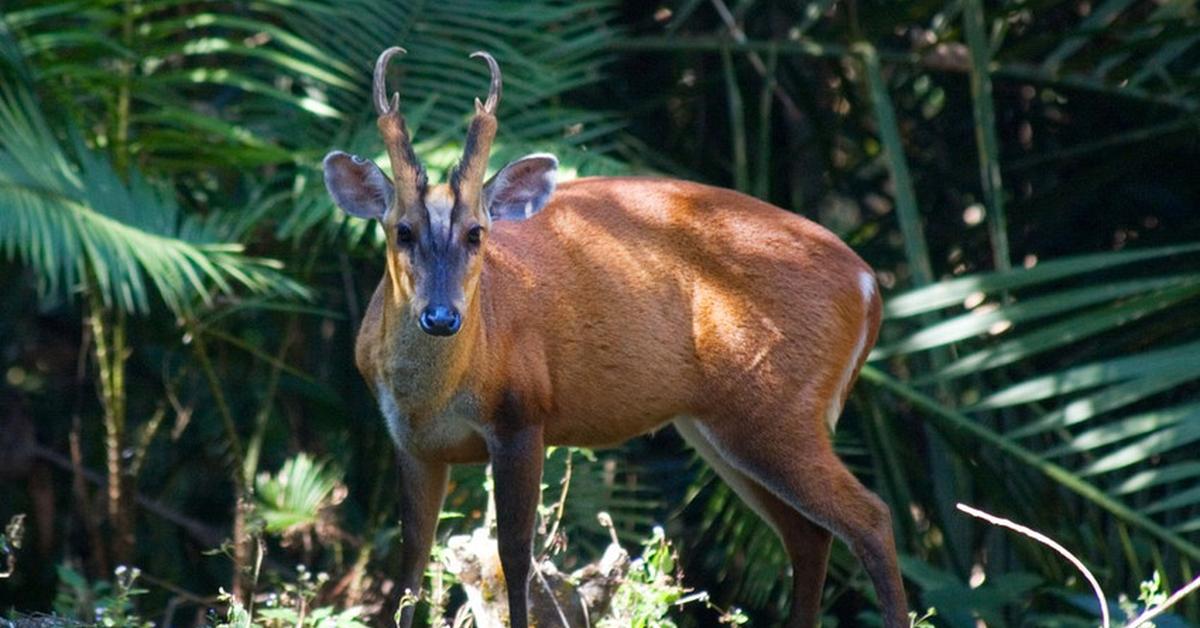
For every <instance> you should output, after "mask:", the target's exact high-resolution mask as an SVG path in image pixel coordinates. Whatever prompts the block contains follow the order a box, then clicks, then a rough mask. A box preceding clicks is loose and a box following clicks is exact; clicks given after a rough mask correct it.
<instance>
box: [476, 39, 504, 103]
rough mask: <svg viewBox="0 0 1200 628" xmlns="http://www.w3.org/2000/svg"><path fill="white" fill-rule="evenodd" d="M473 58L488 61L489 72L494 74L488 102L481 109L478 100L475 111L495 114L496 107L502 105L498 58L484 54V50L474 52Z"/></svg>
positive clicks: (489, 88)
mask: <svg viewBox="0 0 1200 628" xmlns="http://www.w3.org/2000/svg"><path fill="white" fill-rule="evenodd" d="M471 58H472V59H483V60H484V61H487V64H488V70H489V71H490V72H491V74H492V81H491V84H490V85H489V87H488V95H487V102H486V104H484V105H483V106H482V107H480V106H479V101H478V99H476V107H475V109H476V111H481V112H482V111H486V112H487V113H490V114H495V113H496V107H497V105H499V104H500V88H501V84H500V80H501V79H500V64H499V63H496V58H495V57H493V56H492V55H491V54H490V53H487V52H484V51H482V50H476V51H475V52H472V53H471Z"/></svg>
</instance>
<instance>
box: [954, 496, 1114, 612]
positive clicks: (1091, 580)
mask: <svg viewBox="0 0 1200 628" xmlns="http://www.w3.org/2000/svg"><path fill="white" fill-rule="evenodd" d="M957 508H958V509H959V510H961V511H962V512H965V513H967V514H968V515H971V516H972V517H975V518H977V519H983V520H984V521H987V522H988V523H990V524H992V525H997V526H1000V527H1002V528H1008V529H1009V530H1013V531H1014V532H1019V533H1021V534H1024V535H1025V536H1027V537H1029V538H1031V539H1033V540H1035V541H1037V542H1038V543H1041V544H1042V545H1045V546H1046V547H1049V548H1050V549H1052V550H1054V551H1056V552H1058V553H1059V554H1060V555H1061V556H1062V557H1063V558H1066V559H1067V560H1069V561H1071V564H1072V565H1075V568H1076V569H1078V570H1079V571H1080V573H1082V574H1083V577H1084V578H1086V579H1087V581H1088V584H1090V585H1092V592H1093V593H1095V594H1096V602H1097V603H1099V604H1100V621H1101V624H1100V625H1101V626H1103V628H1109V627H1110V626H1111V625H1112V622H1111V619H1110V618H1109V616H1108V602H1107V601H1106V599H1107V598H1106V597H1105V596H1104V589H1101V588H1100V583H1099V582H1098V581H1097V580H1096V576H1093V575H1092V572H1091V571H1089V570H1088V568H1087V567H1086V566H1085V565H1084V564H1083V561H1081V560H1079V559H1078V558H1076V557H1075V555H1074V554H1072V553H1071V552H1070V551H1068V550H1067V548H1065V547H1063V546H1062V545H1059V544H1058V542H1056V541H1055V540H1054V539H1052V538H1050V537H1048V536H1046V535H1045V534H1042V533H1041V532H1038V531H1037V530H1034V529H1032V528H1028V527H1025V526H1023V525H1021V524H1019V523H1014V522H1012V521H1009V520H1008V519H1003V518H1001V517H997V516H995V515H990V514H988V513H986V512H984V511H982V510H978V509H976V508H972V507H970V506H968V505H966V504H957Z"/></svg>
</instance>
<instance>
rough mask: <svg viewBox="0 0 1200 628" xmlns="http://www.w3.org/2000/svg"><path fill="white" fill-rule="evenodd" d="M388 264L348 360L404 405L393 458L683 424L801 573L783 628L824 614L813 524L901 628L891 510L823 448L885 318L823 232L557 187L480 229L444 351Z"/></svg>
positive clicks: (636, 184) (666, 187)
mask: <svg viewBox="0 0 1200 628" xmlns="http://www.w3.org/2000/svg"><path fill="white" fill-rule="evenodd" d="M385 226H386V225H385ZM388 231H389V238H390V237H392V236H391V233H390V231H391V229H388ZM388 256H389V260H388V268H389V272H388V274H387V275H385V277H384V279H383V281H382V282H381V283H380V285H379V288H378V289H377V291H376V293H375V295H374V297H373V298H372V300H371V305H370V307H369V309H368V311H367V314H366V318H365V320H364V321H363V324H362V329H361V332H360V334H359V337H358V344H357V351H356V354H357V362H358V366H359V368H360V370H361V371H362V373H363V375H364V377H365V378H366V380H367V381H368V383H370V385H371V386H372V387H373V388H374V389H375V392H376V395H377V396H378V395H381V394H392V395H394V397H395V398H396V399H397V400H399V404H400V406H401V410H402V411H403V414H404V416H405V417H406V418H407V420H408V422H409V426H408V428H409V430H410V431H409V432H407V433H406V435H405V436H406V441H405V442H404V443H403V445H404V447H405V449H406V453H405V455H410V456H413V457H414V459H419V460H425V461H429V462H430V463H431V464H432V463H433V462H435V461H436V463H437V464H441V463H458V462H482V461H484V460H487V458H488V453H489V447H488V444H489V442H492V441H490V440H489V439H492V438H493V437H494V436H495V434H496V432H498V431H507V430H513V429H518V428H522V427H523V426H536V427H538V428H539V429H540V431H541V433H542V440H543V444H544V445H576V446H586V447H602V446H608V445H614V444H617V443H620V442H621V441H624V440H626V439H628V438H631V437H633V436H636V435H638V434H642V433H645V432H648V431H650V430H654V429H656V428H659V427H661V426H662V425H664V424H665V423H667V422H669V421H672V420H676V419H678V420H679V421H680V428H681V432H683V433H684V435H685V437H688V439H689V440H690V441H691V442H693V444H696V445H697V449H698V450H700V451H701V452H702V453H705V450H706V449H707V454H706V457H707V458H709V459H710V461H714V466H717V467H718V471H719V472H721V473H722V475H723V476H724V477H726V479H727V480H728V481H730V482H731V484H734V486H735V488H738V486H739V484H740V485H741V488H739V489H738V492H739V493H740V494H742V495H743V497H744V498H746V499H747V500H748V501H750V502H751V504H752V505H753V506H754V507H755V508H756V510H758V511H759V512H760V514H762V515H763V516H764V517H765V518H767V520H768V521H769V522H770V523H771V524H772V525H773V526H774V527H775V528H776V529H777V530H779V531H780V534H781V536H782V537H783V539H784V542H785V545H786V546H787V548H788V551H789V555H791V556H792V557H793V559H794V561H795V565H794V567H795V571H796V589H797V591H796V595H795V597H794V600H795V601H794V602H793V615H792V620H791V622H792V623H791V625H793V626H804V625H810V624H811V622H812V621H813V613H815V612H816V603H817V602H816V601H817V600H819V595H820V584H821V582H822V581H823V574H824V560H825V557H826V556H827V554H828V545H829V534H828V532H825V531H824V530H823V529H822V528H824V529H825V530H831V531H833V532H834V533H835V534H837V535H838V536H840V537H842V538H843V539H845V540H846V541H847V542H848V543H849V544H850V545H851V548H852V549H853V550H854V551H855V552H856V553H857V554H858V555H859V556H860V557H861V558H862V559H863V561H864V563H865V564H866V565H867V567H868V570H869V571H870V572H871V575H872V578H873V580H874V582H875V584H876V587H877V591H879V597H880V599H881V603H882V604H883V605H884V609H883V610H884V613H885V624H886V625H887V626H889V627H896V626H901V625H907V618H906V611H905V608H904V599H903V589H902V585H901V584H900V581H899V573H898V570H897V569H896V565H895V549H894V548H893V547H892V541H891V530H890V519H889V518H888V514H887V510H886V507H884V506H883V505H882V503H881V502H880V501H879V500H878V499H877V498H875V497H874V495H871V494H870V493H869V492H867V491H866V489H864V488H863V487H862V486H861V485H860V484H858V482H857V481H856V480H855V479H854V478H853V476H851V475H850V474H849V472H848V471H846V469H845V467H844V466H843V465H842V463H841V462H840V461H839V460H838V459H837V458H836V456H835V455H834V454H833V450H832V446H831V444H830V439H829V433H828V428H827V426H826V424H825V422H824V419H823V415H824V413H825V412H826V410H827V409H828V407H829V406H830V404H834V403H836V404H838V405H837V408H840V404H841V403H842V402H843V401H844V396H845V392H846V391H848V390H849V386H847V387H846V388H845V389H844V390H841V389H839V385H840V383H841V382H842V380H843V378H844V377H845V370H846V368H847V366H848V365H851V364H853V365H855V370H854V376H857V370H858V368H861V366H862V362H863V360H864V359H865V356H866V354H867V352H868V350H869V349H870V347H871V346H872V345H873V344H874V342H875V337H876V334H877V332H878V326H879V312H880V303H879V296H878V290H877V289H876V290H874V291H873V293H872V295H871V301H870V302H869V303H864V300H863V299H864V296H863V292H862V290H861V289H860V285H861V282H860V275H861V274H862V273H870V272H871V271H870V269H869V267H868V266H867V265H866V264H865V263H864V262H863V261H862V260H861V259H860V258H859V257H858V256H857V255H855V254H854V252H852V251H851V250H850V249H849V248H848V247H847V246H846V245H845V244H844V243H842V242H841V241H840V240H838V239H837V237H835V236H834V235H833V234H831V233H830V232H828V231H827V230H825V229H824V228H822V227H820V226H819V225H816V224H815V223H812V222H810V221H808V220H806V219H804V218H802V217H799V216H797V215H794V214H791V213H788V212H785V211H782V210H780V209H778V208H776V207H773V206H771V205H768V204H766V203H763V202H761V201H758V200H756V199H753V198H750V197H747V196H745V195H742V194H739V193H736V192H732V191H729V190H723V189H718V188H713V187H708V186H704V185H699V184H695V183H688V182H683V181H674V180H664V179H648V178H604V179H600V178H594V179H581V180H578V181H573V182H570V183H565V184H563V185H561V186H560V187H559V188H558V189H557V191H556V192H555V193H554V195H553V197H552V199H551V201H550V203H549V205H547V206H546V208H545V209H544V210H543V211H542V212H541V213H539V214H536V215H534V216H533V217H531V218H529V219H528V220H524V221H519V222H508V221H498V222H496V223H495V224H493V225H492V228H491V230H490V233H489V234H488V238H487V241H486V243H485V246H484V247H483V257H482V263H481V264H479V265H478V267H477V269H476V270H475V271H474V272H475V274H473V275H472V276H470V277H469V278H468V281H471V280H473V279H474V278H475V277H478V288H477V290H472V289H468V290H467V291H466V293H467V306H466V308H465V310H464V311H463V327H462V329H461V331H459V333H458V334H457V335H455V336H453V337H450V338H434V337H430V336H427V335H424V334H422V332H420V331H419V330H418V329H417V327H416V325H415V323H414V322H413V320H412V313H411V311H410V309H409V308H408V306H407V303H406V299H407V296H408V295H407V294H406V292H407V290H406V288H405V287H404V286H403V280H402V278H401V277H398V276H397V274H400V273H399V269H400V268H401V266H402V265H403V264H404V263H405V262H404V261H403V259H402V258H403V254H402V253H400V252H398V251H397V249H396V248H395V247H394V243H393V244H392V245H390V246H389V252H388ZM864 333H866V334H867V336H868V337H867V340H866V342H865V346H863V347H862V349H861V350H859V351H858V352H857V353H855V350H856V348H857V347H858V346H862V345H860V344H859V343H860V338H861V335H862V334H864ZM380 385H384V386H387V387H388V388H389V389H390V391H388V390H380V389H379V386H380ZM839 393H840V396H841V397H842V398H838V399H835V397H839ZM502 404H504V405H503V408H502ZM514 408H515V410H514ZM499 409H503V411H500V412H498V410H499ZM497 416H501V417H513V416H515V417H517V418H516V419H512V418H510V419H506V420H508V421H518V422H519V423H520V425H498V424H497V423H496V421H497V419H496V417H497ZM681 417H682V418H681ZM531 442H533V441H531ZM722 467H723V468H722ZM442 481H444V478H442ZM498 484H499V482H498ZM789 515H790V516H789ZM813 522H815V523H816V524H819V527H818V526H814V524H813ZM808 561H816V562H817V563H818V564H816V565H812V564H810V563H809V562H808ZM802 572H803V573H802ZM814 587H815V591H814Z"/></svg>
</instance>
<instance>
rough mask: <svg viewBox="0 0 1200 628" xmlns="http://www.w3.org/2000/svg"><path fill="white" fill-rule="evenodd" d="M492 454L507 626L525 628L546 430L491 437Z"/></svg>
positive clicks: (513, 431)
mask: <svg viewBox="0 0 1200 628" xmlns="http://www.w3.org/2000/svg"><path fill="white" fill-rule="evenodd" d="M488 450H489V453H490V454H491V458H492V474H493V477H494V478H495V485H496V489H495V499H496V535H497V540H498V541H499V546H500V567H501V568H502V569H503V570H504V582H505V585H506V587H507V588H508V616H509V626H510V627H511V628H527V626H528V625H529V619H528V612H529V607H528V606H527V599H528V593H529V567H530V565H531V564H532V563H533V527H534V523H535V519H536V517H537V506H538V497H539V493H540V488H541V481H542V458H543V453H544V450H543V445H542V426H541V425H529V426H523V427H516V428H515V429H511V430H508V429H502V430H499V431H498V433H497V434H495V435H494V436H493V437H492V438H490V439H489V443H488Z"/></svg>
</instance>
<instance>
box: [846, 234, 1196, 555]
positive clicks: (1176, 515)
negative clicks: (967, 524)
mask: <svg viewBox="0 0 1200 628" xmlns="http://www.w3.org/2000/svg"><path fill="white" fill-rule="evenodd" d="M1197 250H1198V248H1197V246H1196V245H1183V246H1176V247H1162V248H1159V249H1146V250H1140V251H1128V252H1125V251H1122V252H1113V253H1105V254H1095V255H1089V256H1080V257H1077V258H1068V259H1062V260H1056V261H1053V262H1049V263H1047V264H1045V265H1044V267H1042V266H1041V265H1039V266H1038V267H1034V268H1032V269H1015V270H1011V271H1005V272H999V273H989V274H981V275H975V276H968V277H962V278H958V279H955V280H952V281H949V282H945V283H942V284H936V285H932V286H929V287H926V288H923V289H919V290H914V291H912V292H909V293H907V294H903V295H900V296H897V297H896V298H895V299H893V300H892V302H891V306H890V308H889V314H890V316H889V318H888V321H889V322H888V323H887V328H888V329H887V331H889V332H892V333H895V332H897V331H899V330H900V329H901V328H908V331H906V332H904V333H903V334H902V335H900V336H899V337H898V338H895V339H894V340H892V341H891V342H889V343H887V344H886V345H885V346H883V347H882V348H881V349H880V350H879V351H877V352H876V353H875V354H873V360H875V361H876V363H878V364H884V363H886V362H885V360H890V361H891V362H892V363H893V364H896V365H900V364H901V363H902V362H903V361H906V360H908V359H909V358H911V357H913V356H916V355H919V354H921V353H922V352H924V351H928V350H932V349H934V348H937V347H946V346H949V345H954V346H955V347H956V348H957V349H958V351H959V352H960V353H961V354H965V355H962V357H959V358H957V359H956V360H954V361H952V362H951V363H949V364H947V365H946V366H944V367H942V368H941V369H940V370H939V371H937V372H935V373H934V374H932V375H930V376H928V377H924V378H921V379H919V380H916V382H915V383H914V384H912V385H909V386H911V388H910V390H911V391H913V392H916V391H917V389H918V388H919V387H930V386H934V385H938V384H944V383H946V382H949V381H952V380H953V381H957V382H958V385H957V387H956V388H957V389H958V397H959V398H958V399H956V400H952V401H953V402H957V403H956V404H955V405H957V404H962V406H965V407H964V409H963V410H962V411H961V412H964V413H965V416H964V415H963V414H960V411H959V410H956V409H955V406H954V405H945V402H933V401H932V397H928V396H926V397H923V398H924V399H925V400H926V401H930V402H932V403H935V404H938V405H941V406H942V407H943V409H944V410H945V411H946V412H948V413H953V414H955V415H956V416H959V417H962V418H963V419H964V420H969V421H973V422H977V423H978V424H979V425H980V428H979V429H993V430H995V431H994V438H995V439H999V440H997V441H996V442H1004V443H1006V446H1011V447H1014V448H1018V449H1020V451H1021V452H1023V453H1020V454H1019V455H1018V454H1016V453H1014V457H1016V458H1018V459H1022V458H1023V459H1022V462H1024V463H1028V464H1030V465H1031V466H1040V465H1043V464H1045V465H1050V464H1053V465H1056V466H1057V467H1059V468H1060V470H1059V472H1057V473H1058V475H1057V476H1056V475H1054V474H1050V475H1051V478H1052V479H1054V480H1056V481H1058V482H1060V483H1062V484H1063V485H1064V486H1067V487H1069V488H1071V490H1073V491H1075V492H1076V493H1080V494H1083V495H1084V500H1085V501H1092V502H1093V503H1094V504H1101V503H1103V504H1104V505H1103V506H1102V507H1104V508H1105V509H1109V507H1110V506H1111V505H1112V504H1120V505H1121V506H1122V508H1123V509H1124V511H1125V512H1134V511H1136V512H1139V513H1141V515H1142V516H1144V517H1146V518H1145V519H1142V520H1136V521H1132V522H1131V523H1132V525H1133V526H1134V527H1135V528H1139V529H1142V531H1144V532H1145V531H1150V532H1152V535H1153V536H1157V537H1159V538H1160V540H1161V539H1162V538H1163V537H1162V536H1161V535H1160V534H1159V531H1158V529H1157V528H1155V529H1151V528H1154V527H1155V526H1160V527H1161V529H1162V530H1165V531H1169V533H1170V534H1171V535H1174V536H1173V538H1174V539H1176V541H1177V542H1178V543H1180V544H1182V545H1183V547H1186V548H1188V549H1190V550H1191V551H1192V553H1193V554H1196V555H1200V538H1197V537H1196V536H1195V532H1196V529H1197V528H1196V526H1195V524H1194V521H1195V520H1196V517H1197V513H1198V512H1200V491H1197V490H1195V489H1194V482H1195V478H1196V477H1197V470H1196V469H1194V468H1193V466H1194V465H1193V464H1192V463H1191V462H1190V458H1191V456H1190V453H1189V452H1190V451H1191V449H1192V446H1193V444H1194V443H1195V442H1196V441H1197V440H1200V429H1198V428H1196V427H1195V426H1196V424H1197V423H1196V421H1195V420H1193V419H1194V418H1195V417H1196V416H1198V415H1197V412H1198V410H1197V404H1196V403H1195V401H1194V399H1195V394H1196V391H1197V390H1200V360H1197V359H1196V355H1197V351H1198V349H1200V336H1197V329H1200V325H1198V324H1200V319H1198V318H1197V314H1196V309H1195V303H1196V299H1197V297H1200V283H1198V281H1200V275H1198V274H1197V272H1196V271H1197V270H1200V266H1198V265H1197V258H1196V254H1195V253H1196V251H1197ZM1180 270H1182V271H1183V272H1179V271H1180ZM924 312H938V313H941V314H949V315H950V316H949V318H945V319H944V320H943V321H942V322H934V323H931V324H924V325H921V324H917V325H915V326H914V325H913V323H912V322H911V320H912V319H910V318H908V317H910V316H912V315H914V314H918V313H924ZM900 370H901V371H903V369H900ZM867 376H868V377H867V378H868V380H871V381H876V382H880V381H881V380H880V376H877V375H875V374H874V372H871V373H867ZM968 377H970V379H967V378H968ZM885 383H887V384H888V386H889V387H891V388H895V387H896V386H903V384H900V383H899V382H885ZM930 390H932V389H930ZM1001 413H1002V414H1001ZM947 416H948V415H947ZM1001 416H1002V417H1003V419H1001ZM968 417H969V418H968ZM984 426H992V427H984ZM989 438H990V437H989ZM1012 451H1013V452H1016V451H1017V449H1014V450H1012ZM1051 461H1053V462H1051ZM1042 471H1044V469H1042ZM1085 485H1086V486H1088V487H1091V488H1090V489H1089V490H1092V491H1094V493H1092V494H1091V496H1089V495H1087V494H1086V492H1081V490H1080V488H1079V487H1081V486H1085ZM1100 495H1103V499H1100V497H1099V496H1100ZM1151 520H1153V522H1154V525H1153V526H1151V528H1148V527H1147V525H1148V523H1149V522H1150V521H1151Z"/></svg>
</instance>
